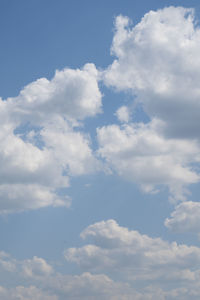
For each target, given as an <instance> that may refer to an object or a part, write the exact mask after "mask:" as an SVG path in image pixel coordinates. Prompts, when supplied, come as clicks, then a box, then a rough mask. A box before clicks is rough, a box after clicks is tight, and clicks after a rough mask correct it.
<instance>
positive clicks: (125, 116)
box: [115, 105, 130, 123]
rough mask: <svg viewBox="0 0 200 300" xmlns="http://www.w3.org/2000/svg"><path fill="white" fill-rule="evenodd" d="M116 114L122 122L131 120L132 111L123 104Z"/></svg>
mask: <svg viewBox="0 0 200 300" xmlns="http://www.w3.org/2000/svg"><path fill="white" fill-rule="evenodd" d="M115 115H116V116H117V118H118V119H119V121H120V122H122V123H127V122H129V120H130V112H129V109H128V107H127V106H124V105H123V106H121V107H120V108H118V110H117V111H116V113H115Z"/></svg>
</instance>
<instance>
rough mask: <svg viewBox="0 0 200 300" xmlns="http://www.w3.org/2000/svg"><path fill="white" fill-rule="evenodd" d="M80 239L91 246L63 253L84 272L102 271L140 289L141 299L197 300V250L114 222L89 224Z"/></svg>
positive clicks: (199, 277)
mask: <svg viewBox="0 0 200 300" xmlns="http://www.w3.org/2000/svg"><path fill="white" fill-rule="evenodd" d="M81 237H82V238H83V239H86V238H87V239H89V241H90V244H87V245H85V246H83V247H80V248H69V249H67V250H66V251H65V253H64V254H65V258H66V259H67V260H68V261H71V262H75V263H76V264H78V265H79V266H80V267H81V269H83V270H89V271H90V272H93V273H95V274H96V273H101V272H103V273H105V274H109V276H110V277H111V278H113V279H114V280H117V281H119V282H121V281H123V282H124V281H125V282H127V283H128V284H129V285H130V286H131V287H133V286H134V287H136V286H137V288H136V291H137V292H138V293H140V297H141V298H139V299H145V297H147V298H146V299H155V293H157V298H156V299H188V298H187V297H189V296H191V299H196V298H195V297H196V295H197V294H198V292H199V289H200V286H199V279H200V269H199V261H200V249H199V248H198V247H194V246H187V245H184V244H182V245H178V244H177V243H176V242H173V243H169V242H167V241H164V240H162V239H160V238H151V237H149V236H147V235H142V234H140V233H139V232H138V231H134V230H128V228H125V227H121V226H119V225H118V224H117V223H116V221H114V220H108V221H102V222H98V223H95V224H93V225H90V226H89V227H87V228H86V229H85V230H84V231H83V232H82V233H81ZM119 270H120V272H119ZM147 291H148V293H147ZM142 294H143V296H142ZM147 295H148V296H147ZM143 297H144V298H143ZM148 297H149V298H148ZM153 297H154V298H153ZM181 297H182V298H181ZM125 299H126V298H125ZM128 299H129V298H128ZM136 299H137V298H136Z"/></svg>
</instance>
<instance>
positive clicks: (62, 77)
mask: <svg viewBox="0 0 200 300" xmlns="http://www.w3.org/2000/svg"><path fill="white" fill-rule="evenodd" d="M0 108H1V109H0V117H1V121H0V123H1V133H0V142H1V143H0V144H1V146H0V163H1V170H0V213H2V212H3V213H5V212H6V213H7V212H14V211H23V210H26V209H36V208H40V207H44V206H48V205H53V206H60V205H64V206H69V204H70V199H69V197H67V196H64V197H60V195H59V189H60V188H63V187H64V188H66V187H68V186H69V176H76V175H82V174H87V173H89V172H93V171H95V170H96V169H98V168H99V164H98V163H97V160H96V159H95V158H94V155H93V153H92V150H91V148H90V138H89V136H88V135H86V134H84V133H83V130H81V131H79V129H80V128H79V127H80V126H82V124H80V123H79V122H80V120H83V119H84V118H86V117H92V116H94V115H96V114H97V113H100V112H101V93H100V91H99V88H98V71H97V70H96V68H95V66H94V65H93V64H87V65H85V66H84V67H83V69H77V70H72V69H64V70H62V71H56V74H55V76H54V77H53V79H52V80H47V79H46V78H42V79H39V80H37V81H35V82H33V83H31V84H29V85H27V86H26V87H25V88H24V89H23V90H22V91H21V92H20V93H19V95H18V96H17V97H15V98H8V99H7V100H6V101H3V100H1V99H0ZM80 149H81V151H80Z"/></svg>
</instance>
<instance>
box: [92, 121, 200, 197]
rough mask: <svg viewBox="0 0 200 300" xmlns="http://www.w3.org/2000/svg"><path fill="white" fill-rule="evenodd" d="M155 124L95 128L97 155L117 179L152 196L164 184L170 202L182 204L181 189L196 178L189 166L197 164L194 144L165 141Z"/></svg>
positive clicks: (197, 148) (183, 195) (196, 150)
mask: <svg viewBox="0 0 200 300" xmlns="http://www.w3.org/2000/svg"><path fill="white" fill-rule="evenodd" d="M157 126H158V123H157V122H151V123H148V124H143V123H137V124H136V123H134V124H127V125H123V126H118V125H110V126H104V127H102V128H99V129H98V131H97V137H98V142H99V150H98V153H99V155H100V156H101V157H103V158H104V159H105V160H106V162H107V163H108V164H109V165H110V166H111V167H112V169H113V170H114V171H116V172H117V173H118V174H119V175H120V176H123V177H125V178H126V179H128V180H130V181H133V182H136V183H138V184H139V185H140V186H141V187H142V188H143V190H144V191H146V192H154V191H156V187H159V185H161V184H165V185H167V186H168V187H169V190H170V193H171V200H174V199H175V200H176V201H177V200H184V199H185V187H186V186H187V185H188V184H191V183H196V182H198V180H199V175H198V174H197V173H196V171H195V170H194V169H193V168H191V167H190V166H189V164H190V163H191V162H194V163H195V162H198V161H199V147H198V144H197V143H196V142H195V141H193V142H191V141H190V142H188V141H187V140H179V139H165V138H164V137H163V136H162V135H160V134H159V133H158V132H157V130H156V128H157Z"/></svg>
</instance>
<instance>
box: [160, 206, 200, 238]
mask: <svg viewBox="0 0 200 300" xmlns="http://www.w3.org/2000/svg"><path fill="white" fill-rule="evenodd" d="M165 226H166V227H168V228H169V229H170V230H172V231H175V232H190V233H198V234H199V233H200V203H199V202H192V201H188V202H185V203H181V204H179V205H178V206H177V207H176V208H175V210H174V211H173V212H172V214H171V217H170V218H167V219H166V220H165Z"/></svg>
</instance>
